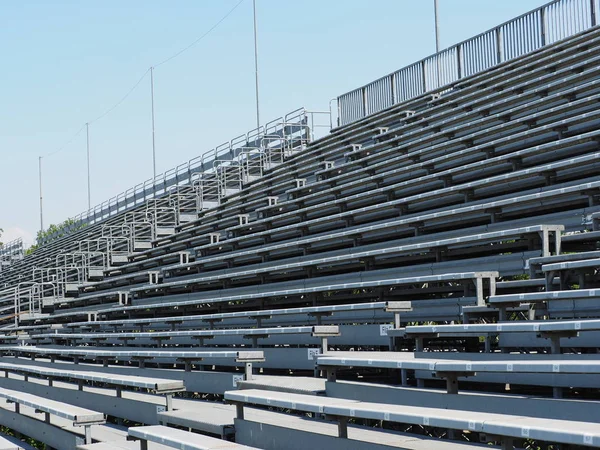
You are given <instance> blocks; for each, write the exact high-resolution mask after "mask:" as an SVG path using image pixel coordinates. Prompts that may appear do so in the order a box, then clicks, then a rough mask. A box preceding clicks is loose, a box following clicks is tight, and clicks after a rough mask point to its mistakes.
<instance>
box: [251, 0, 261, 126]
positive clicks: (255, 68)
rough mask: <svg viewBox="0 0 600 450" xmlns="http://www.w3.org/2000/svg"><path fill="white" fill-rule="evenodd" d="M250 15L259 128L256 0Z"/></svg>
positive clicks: (258, 123) (253, 1)
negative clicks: (251, 19)
mask: <svg viewBox="0 0 600 450" xmlns="http://www.w3.org/2000/svg"><path fill="white" fill-rule="evenodd" d="M252 13H253V16H254V78H255V80H254V81H255V84H256V128H257V129H259V128H260V105H259V100H258V98H259V97H258V37H257V32H256V30H257V27H256V0H252Z"/></svg>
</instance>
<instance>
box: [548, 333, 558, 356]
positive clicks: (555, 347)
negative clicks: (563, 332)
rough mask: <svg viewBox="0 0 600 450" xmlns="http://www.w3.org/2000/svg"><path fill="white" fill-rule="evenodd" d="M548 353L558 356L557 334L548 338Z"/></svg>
mask: <svg viewBox="0 0 600 450" xmlns="http://www.w3.org/2000/svg"><path fill="white" fill-rule="evenodd" d="M550 353H552V354H553V355H560V335H558V334H553V335H552V336H550Z"/></svg>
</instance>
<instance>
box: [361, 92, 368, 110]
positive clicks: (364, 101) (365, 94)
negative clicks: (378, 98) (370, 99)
mask: <svg viewBox="0 0 600 450" xmlns="http://www.w3.org/2000/svg"><path fill="white" fill-rule="evenodd" d="M361 94H362V103H363V117H367V116H368V115H369V105H368V104H367V88H366V87H364V88H362V89H361Z"/></svg>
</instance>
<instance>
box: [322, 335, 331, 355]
mask: <svg viewBox="0 0 600 450" xmlns="http://www.w3.org/2000/svg"><path fill="white" fill-rule="evenodd" d="M328 350H329V346H328V345H327V337H326V336H323V337H322V338H321V354H322V355H324V354H325V353H327V351H328Z"/></svg>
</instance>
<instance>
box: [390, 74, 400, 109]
mask: <svg viewBox="0 0 600 450" xmlns="http://www.w3.org/2000/svg"><path fill="white" fill-rule="evenodd" d="M390 90H391V92H392V105H395V104H396V103H397V102H398V93H397V92H396V72H394V73H393V74H391V75H390Z"/></svg>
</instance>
